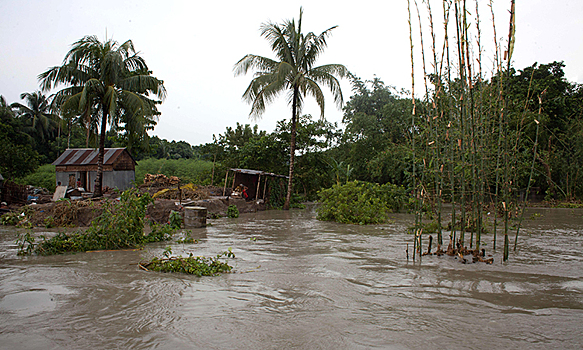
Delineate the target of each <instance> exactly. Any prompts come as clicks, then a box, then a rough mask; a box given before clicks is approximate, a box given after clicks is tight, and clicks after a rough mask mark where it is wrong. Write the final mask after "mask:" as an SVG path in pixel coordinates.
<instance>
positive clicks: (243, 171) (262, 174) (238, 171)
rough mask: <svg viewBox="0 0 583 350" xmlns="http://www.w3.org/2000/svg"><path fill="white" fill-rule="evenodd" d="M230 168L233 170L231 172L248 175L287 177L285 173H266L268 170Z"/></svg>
mask: <svg viewBox="0 0 583 350" xmlns="http://www.w3.org/2000/svg"><path fill="white" fill-rule="evenodd" d="M230 170H231V171H233V172H236V173H242V174H249V175H261V176H272V177H282V178H288V177H289V176H285V175H278V174H274V173H268V172H265V171H261V170H251V169H238V168H231V169H230Z"/></svg>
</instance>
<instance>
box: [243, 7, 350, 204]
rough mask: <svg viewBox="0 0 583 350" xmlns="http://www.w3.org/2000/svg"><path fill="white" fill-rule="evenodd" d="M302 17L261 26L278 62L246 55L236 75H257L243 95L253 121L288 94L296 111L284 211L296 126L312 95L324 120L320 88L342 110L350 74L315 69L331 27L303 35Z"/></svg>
mask: <svg viewBox="0 0 583 350" xmlns="http://www.w3.org/2000/svg"><path fill="white" fill-rule="evenodd" d="M302 14H303V9H302V8H300V17H299V20H298V22H297V27H296V22H295V20H294V19H292V20H286V21H284V23H282V24H275V23H271V22H267V23H263V24H262V25H261V36H262V37H264V38H265V39H267V41H269V43H270V44H271V49H272V50H273V52H274V53H275V55H276V56H277V59H275V60H274V59H270V58H267V57H263V56H257V55H251V54H250V55H246V56H245V57H243V58H242V59H241V60H239V62H237V63H236V64H235V67H234V69H233V70H234V73H235V75H236V76H237V75H242V74H247V72H248V71H250V70H254V71H255V78H253V80H251V83H250V84H249V86H248V87H247V90H245V93H244V94H243V99H244V100H245V101H247V102H248V103H250V104H251V113H250V114H249V115H250V117H252V118H258V117H260V116H261V115H262V114H263V113H264V112H265V106H266V104H268V103H270V102H272V101H273V100H275V98H276V97H277V96H278V95H279V94H280V93H282V92H283V91H287V96H288V103H290V104H291V109H292V128H291V141H290V163H289V181H288V187H287V196H286V199H285V204H284V207H283V208H284V209H286V210H287V209H289V205H290V198H291V192H292V181H293V173H294V159H295V148H296V124H297V119H298V115H299V113H301V110H302V107H303V104H304V99H305V97H306V96H308V95H310V96H313V97H314V98H315V99H316V102H317V103H318V105H319V107H320V112H321V117H322V118H323V117H324V94H323V93H322V89H321V87H320V85H323V86H326V87H328V88H329V89H330V91H331V92H332V95H333V96H334V102H336V105H337V106H338V108H341V107H342V103H343V97H342V90H341V89H340V83H339V82H338V79H337V77H336V76H338V77H339V78H343V77H346V76H348V74H349V72H348V70H347V69H346V67H344V66H343V65H341V64H328V65H323V66H318V67H314V64H315V62H316V59H317V58H318V56H320V54H321V53H322V52H323V50H324V48H326V38H327V37H328V36H330V33H331V31H332V29H334V28H336V26H334V27H331V28H329V29H327V30H325V31H323V32H322V33H321V34H320V35H316V34H314V33H312V32H309V33H308V34H306V35H304V34H303V33H302Z"/></svg>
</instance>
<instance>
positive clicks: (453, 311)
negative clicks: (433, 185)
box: [0, 207, 583, 349]
mask: <svg viewBox="0 0 583 350" xmlns="http://www.w3.org/2000/svg"><path fill="white" fill-rule="evenodd" d="M535 212H536V213H538V214H540V216H539V217H534V218H532V217H531V215H532V214H533V213H535ZM536 216H538V215H536ZM527 217H528V219H527V220H526V221H525V224H524V227H525V228H524V231H521V233H522V235H521V236H520V237H519V241H518V251H517V252H511V254H510V261H509V262H507V263H502V261H501V254H500V252H498V253H494V254H493V255H494V258H495V262H494V264H493V265H486V264H483V263H479V264H466V265H464V264H461V263H459V262H458V261H456V260H455V259H453V258H450V257H446V256H443V257H434V256H431V257H423V260H422V261H421V262H419V261H416V262H415V263H413V262H412V261H409V262H408V261H407V259H406V255H405V246H406V243H408V242H411V241H412V237H411V236H410V235H408V234H406V228H407V227H408V226H410V225H411V223H412V221H413V220H412V217H411V216H409V215H407V214H395V215H393V222H392V223H390V224H387V225H382V226H354V225H340V224H336V223H329V222H319V221H317V220H316V219H315V212H314V210H313V207H310V208H308V209H306V210H293V211H289V212H284V211H267V212H260V213H256V214H242V215H241V216H240V217H239V218H238V219H227V218H223V219H219V220H216V221H213V225H212V226H210V227H207V228H205V229H195V230H193V231H192V232H193V236H194V237H195V238H198V239H199V243H198V244H187V245H182V244H172V250H173V251H174V253H175V254H183V255H186V254H187V253H188V252H192V253H194V254H195V255H206V256H214V255H216V254H218V253H221V252H222V251H224V250H226V249H228V248H229V247H232V249H233V252H234V253H235V254H236V258H235V259H233V260H230V264H231V265H233V266H234V273H230V274H225V275H221V276H217V277H202V278H198V277H194V276H188V275H177V274H162V273H153V272H145V271H142V270H140V269H139V268H138V267H137V263H138V261H140V260H146V259H149V258H151V257H152V256H154V255H158V256H160V255H161V254H162V252H163V250H164V248H165V246H166V244H159V245H150V246H147V247H146V249H144V250H141V251H120V252H100V253H82V254H74V255H65V256H52V257H35V256H33V257H24V258H23V257H18V256H17V255H16V245H15V244H14V242H15V240H16V236H17V230H15V229H14V228H11V227H3V226H0V348H2V349H38V348H43V349H57V348H58V349H62V348H66V349H88V348H91V349H114V348H122V349H151V348H158V349H185V348H192V349H226V348H231V349H370V348H377V349H423V348H438V349H440V348H441V349H484V348H500V349H559V348H560V349H579V348H581V347H582V346H583V321H582V320H583V255H582V250H583V211H581V210H572V209H533V210H532V211H530V212H529V213H528V214H527ZM19 232H22V231H19ZM499 241H500V242H502V240H501V239H500V238H499ZM483 242H484V243H485V244H486V245H485V248H486V250H487V251H488V252H489V251H491V248H492V236H491V235H487V236H485V237H484V239H483ZM499 250H500V249H499Z"/></svg>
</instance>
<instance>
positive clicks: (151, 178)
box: [144, 174, 180, 187]
mask: <svg viewBox="0 0 583 350" xmlns="http://www.w3.org/2000/svg"><path fill="white" fill-rule="evenodd" d="M179 183H180V178H179V177H178V176H170V177H168V176H166V175H164V174H156V175H152V174H146V175H144V185H148V186H155V187H167V186H176V185H178V184H179Z"/></svg>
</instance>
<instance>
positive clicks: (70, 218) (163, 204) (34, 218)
mask: <svg viewBox="0 0 583 350" xmlns="http://www.w3.org/2000/svg"><path fill="white" fill-rule="evenodd" d="M107 200H115V199H107ZM105 201H106V199H103V200H100V201H92V200H78V201H70V202H69V201H59V202H49V203H44V204H36V205H30V206H28V208H29V209H28V213H27V217H28V221H29V222H30V224H31V225H32V226H36V227H39V226H41V227H67V226H76V227H86V226H90V225H91V221H93V220H94V219H95V218H97V217H98V216H99V215H101V213H103V209H102V206H103V205H104V203H105ZM186 205H188V206H199V207H205V208H207V213H208V214H207V215H208V216H207V217H208V218H215V217H218V216H226V215H227V208H228V207H229V206H230V205H235V206H236V207H237V209H239V212H240V213H254V212H257V211H261V210H265V209H266V206H265V204H264V203H263V201H249V202H246V201H245V200H243V199H237V198H227V197H211V198H209V199H203V200H197V201H184V202H182V204H181V203H180V202H179V201H176V200H173V199H156V200H155V202H154V204H150V205H148V209H147V211H146V218H148V219H151V220H153V221H155V222H157V223H165V222H167V221H168V217H169V216H170V213H171V212H172V211H173V210H174V211H178V212H183V208H184V206H186Z"/></svg>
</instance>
